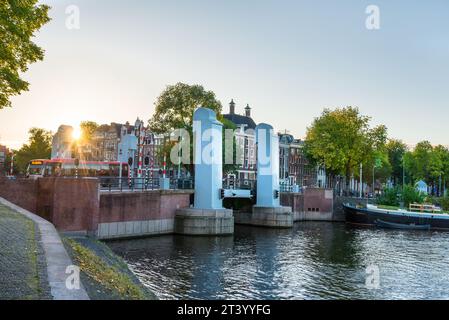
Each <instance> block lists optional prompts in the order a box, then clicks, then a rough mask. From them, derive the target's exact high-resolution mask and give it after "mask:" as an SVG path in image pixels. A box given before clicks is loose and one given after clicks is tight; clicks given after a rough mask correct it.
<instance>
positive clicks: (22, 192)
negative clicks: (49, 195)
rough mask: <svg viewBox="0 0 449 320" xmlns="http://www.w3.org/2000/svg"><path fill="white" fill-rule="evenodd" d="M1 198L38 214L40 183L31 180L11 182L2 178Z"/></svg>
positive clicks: (0, 184) (0, 179) (0, 185)
mask: <svg viewBox="0 0 449 320" xmlns="http://www.w3.org/2000/svg"><path fill="white" fill-rule="evenodd" d="M0 197H2V198H5V199H6V200H8V201H10V202H12V203H14V204H15V205H18V206H19V207H22V208H24V209H26V210H28V211H31V212H36V208H37V199H38V181H37V180H30V179H18V180H9V179H7V178H5V177H0Z"/></svg>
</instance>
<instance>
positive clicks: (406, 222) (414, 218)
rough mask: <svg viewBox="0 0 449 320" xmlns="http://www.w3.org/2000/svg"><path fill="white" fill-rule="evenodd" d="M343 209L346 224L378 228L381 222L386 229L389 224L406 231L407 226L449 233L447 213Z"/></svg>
mask: <svg viewBox="0 0 449 320" xmlns="http://www.w3.org/2000/svg"><path fill="white" fill-rule="evenodd" d="M343 207H344V210H345V217H346V222H347V223H350V224H356V225H366V226H378V224H379V221H381V224H382V223H383V226H382V227H386V224H385V223H387V224H389V227H393V226H396V227H398V228H402V229H406V227H407V226H415V227H416V226H424V227H425V228H427V229H428V230H429V229H433V230H448V231H449V214H445V213H428V212H412V211H407V210H403V209H398V210H392V209H382V208H379V207H377V206H374V205H367V206H366V207H360V206H353V205H349V204H344V205H343ZM424 227H422V228H424ZM408 229H411V227H408Z"/></svg>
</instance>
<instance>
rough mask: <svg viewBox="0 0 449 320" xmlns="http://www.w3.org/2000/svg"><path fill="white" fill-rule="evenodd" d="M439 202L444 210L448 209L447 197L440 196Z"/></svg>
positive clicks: (448, 198) (448, 200) (448, 201)
mask: <svg viewBox="0 0 449 320" xmlns="http://www.w3.org/2000/svg"><path fill="white" fill-rule="evenodd" d="M439 204H440V206H441V208H442V209H443V210H444V211H449V197H448V196H446V197H443V198H440V200H439Z"/></svg>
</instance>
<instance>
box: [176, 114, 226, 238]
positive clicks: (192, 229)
mask: <svg viewBox="0 0 449 320" xmlns="http://www.w3.org/2000/svg"><path fill="white" fill-rule="evenodd" d="M193 136H194V138H193V139H194V165H195V196H194V207H193V208H186V209H179V210H177V212H176V216H175V232H176V233H179V234H190V235H226V234H232V233H234V217H233V215H232V210H229V209H224V208H223V200H222V198H221V196H220V194H221V190H222V184H223V179H222V176H223V172H222V170H223V169H222V168H223V159H222V152H223V151H222V143H223V142H222V136H223V132H222V124H221V123H220V122H219V121H218V120H217V116H216V114H215V112H214V111H212V110H211V109H208V108H198V109H197V110H196V111H195V113H194V114H193Z"/></svg>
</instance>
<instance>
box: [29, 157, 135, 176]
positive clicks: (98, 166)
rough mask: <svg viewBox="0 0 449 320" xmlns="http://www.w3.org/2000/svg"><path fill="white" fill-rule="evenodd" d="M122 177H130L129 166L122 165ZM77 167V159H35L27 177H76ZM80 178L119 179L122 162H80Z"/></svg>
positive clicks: (30, 165)
mask: <svg viewBox="0 0 449 320" xmlns="http://www.w3.org/2000/svg"><path fill="white" fill-rule="evenodd" d="M121 166H122V172H121V176H122V177H124V178H126V177H127V176H128V170H129V166H128V164H127V163H121ZM76 171H77V167H76V165H75V159H52V160H48V159H35V160H31V161H30V162H29V164H28V168H27V177H30V178H33V177H74V176H75V175H76ZM78 176H79V177H117V178H118V177H119V176H120V162H117V161H108V162H103V161H79V165H78Z"/></svg>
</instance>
